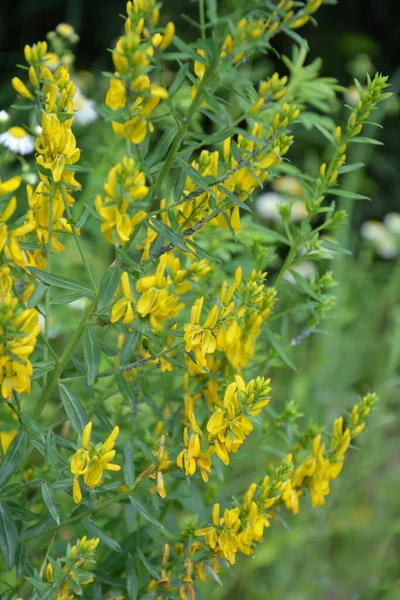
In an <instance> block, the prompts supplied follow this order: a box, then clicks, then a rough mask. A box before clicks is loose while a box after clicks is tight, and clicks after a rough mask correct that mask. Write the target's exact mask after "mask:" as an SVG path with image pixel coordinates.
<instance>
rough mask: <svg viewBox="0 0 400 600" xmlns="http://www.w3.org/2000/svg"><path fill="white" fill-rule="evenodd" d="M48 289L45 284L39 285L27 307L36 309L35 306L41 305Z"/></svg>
mask: <svg viewBox="0 0 400 600" xmlns="http://www.w3.org/2000/svg"><path fill="white" fill-rule="evenodd" d="M47 289H48V288H47V285H45V284H44V283H38V285H37V286H36V287H35V290H34V292H33V294H32V296H30V298H29V300H28V303H27V307H28V308H34V307H35V306H37V304H39V302H40V301H41V299H42V298H43V296H44V295H45V293H46V291H47Z"/></svg>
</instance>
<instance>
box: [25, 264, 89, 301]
mask: <svg viewBox="0 0 400 600" xmlns="http://www.w3.org/2000/svg"><path fill="white" fill-rule="evenodd" d="M28 271H30V272H31V273H32V275H34V276H35V277H37V279H39V280H40V281H42V282H43V283H45V284H46V285H52V286H53V287H57V288H61V289H63V290H71V291H75V292H81V293H82V295H84V296H91V295H92V290H91V289H90V288H87V287H85V286H84V285H81V284H80V283H78V282H77V281H73V280H72V279H67V278H66V277H56V276H55V275H50V273H45V271H40V270H39V269H36V268H35V267H28Z"/></svg>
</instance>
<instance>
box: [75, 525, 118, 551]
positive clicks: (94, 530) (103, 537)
mask: <svg viewBox="0 0 400 600" xmlns="http://www.w3.org/2000/svg"><path fill="white" fill-rule="evenodd" d="M82 522H83V524H84V526H85V527H86V529H87V531H88V532H89V533H90V535H92V536H93V537H96V538H100V541H101V542H102V543H103V544H104V545H105V546H108V548H111V550H113V551H114V552H121V546H120V545H119V544H118V542H116V541H115V540H113V539H112V538H111V537H110V536H109V535H107V534H106V533H104V531H103V530H102V529H100V527H97V525H95V524H94V523H93V521H89V519H83V521H82Z"/></svg>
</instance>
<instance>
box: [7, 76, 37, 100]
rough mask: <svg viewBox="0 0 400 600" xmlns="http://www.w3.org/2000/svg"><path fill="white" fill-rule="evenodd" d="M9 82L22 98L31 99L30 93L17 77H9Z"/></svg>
mask: <svg viewBox="0 0 400 600" xmlns="http://www.w3.org/2000/svg"><path fill="white" fill-rule="evenodd" d="M11 83H12V86H13V88H14V90H15V91H16V92H17V94H19V95H20V96H22V97H23V98H27V99H28V100H33V96H32V94H31V93H30V91H29V90H28V88H27V87H26V85H25V84H24V83H23V82H22V81H21V79H20V78H19V77H13V78H12V79H11Z"/></svg>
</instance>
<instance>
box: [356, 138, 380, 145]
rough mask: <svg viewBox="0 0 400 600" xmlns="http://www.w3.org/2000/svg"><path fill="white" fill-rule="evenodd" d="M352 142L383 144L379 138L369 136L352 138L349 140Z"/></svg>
mask: <svg viewBox="0 0 400 600" xmlns="http://www.w3.org/2000/svg"><path fill="white" fill-rule="evenodd" d="M350 142H355V143H356V144H372V145H373V146H383V145H384V144H383V142H380V141H379V140H374V139H373V138H367V137H355V138H352V139H351V140H349V143H350Z"/></svg>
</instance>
